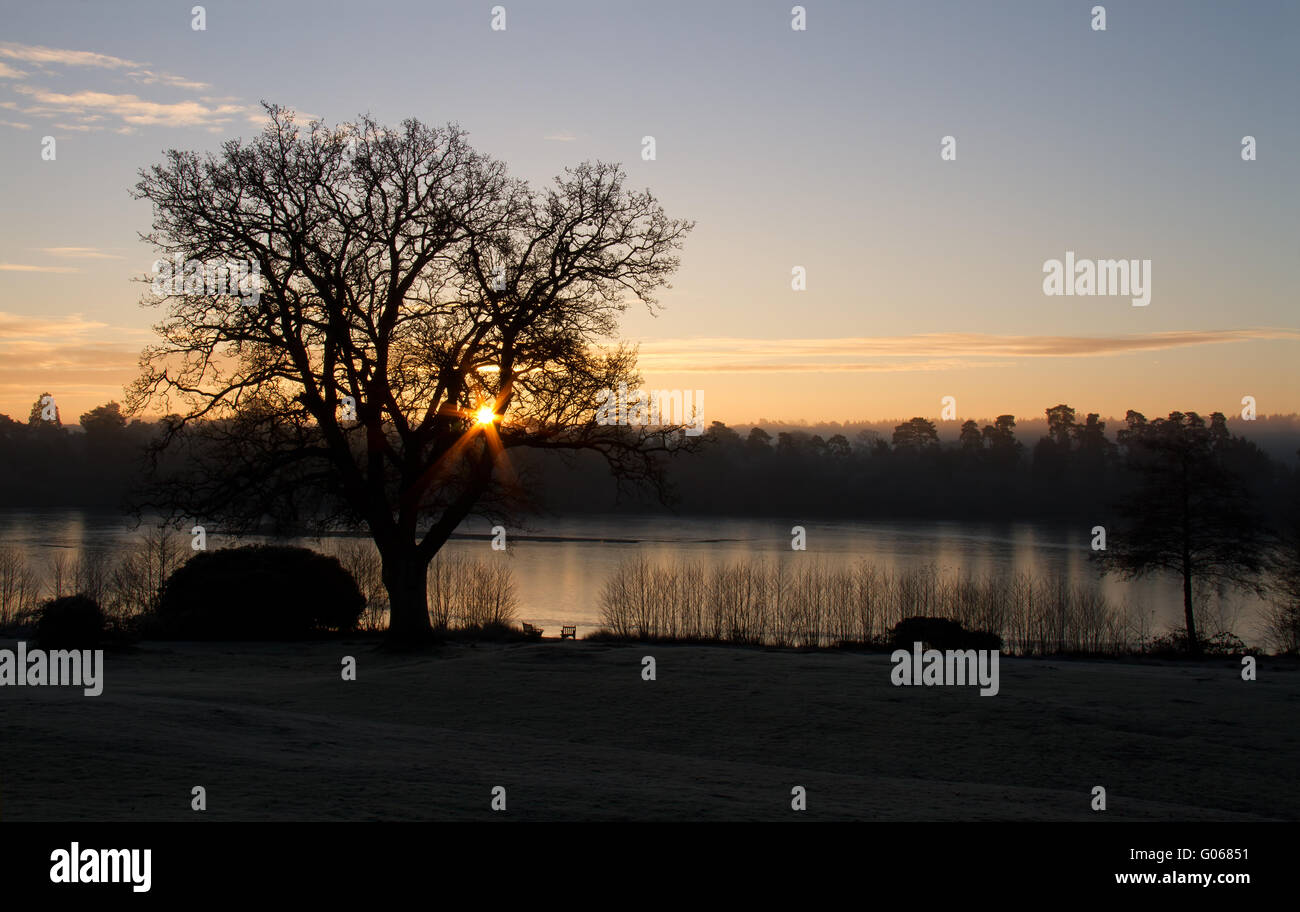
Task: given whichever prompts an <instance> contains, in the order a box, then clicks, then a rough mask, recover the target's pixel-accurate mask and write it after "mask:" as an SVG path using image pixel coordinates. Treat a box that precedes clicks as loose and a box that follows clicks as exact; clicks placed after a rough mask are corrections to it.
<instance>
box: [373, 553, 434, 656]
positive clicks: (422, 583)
mask: <svg viewBox="0 0 1300 912" xmlns="http://www.w3.org/2000/svg"><path fill="white" fill-rule="evenodd" d="M380 555H381V557H382V559H383V579H384V588H385V589H387V590H388V607H389V614H388V642H389V644H390V645H394V646H418V645H420V644H422V643H426V642H428V641H429V640H431V639H432V638H433V627H432V626H431V625H430V624H429V578H428V571H429V567H428V563H427V562H425V561H422V560H421V559H420V558H419V556H418V555H417V554H416V553H415V548H414V547H407V548H402V547H394V548H389V549H383V550H381V551H380Z"/></svg>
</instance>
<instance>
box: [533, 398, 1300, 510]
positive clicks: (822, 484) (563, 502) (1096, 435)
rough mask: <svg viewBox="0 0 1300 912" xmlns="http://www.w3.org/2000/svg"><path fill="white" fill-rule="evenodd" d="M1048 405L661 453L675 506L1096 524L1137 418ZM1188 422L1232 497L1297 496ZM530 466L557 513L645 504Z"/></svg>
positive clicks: (1290, 484) (762, 436)
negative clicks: (1025, 420)
mask: <svg viewBox="0 0 1300 912" xmlns="http://www.w3.org/2000/svg"><path fill="white" fill-rule="evenodd" d="M1046 412H1047V422H1046V433H1044V434H1041V435H1040V436H1038V437H1037V438H1036V439H1030V440H1022V439H1020V436H1019V435H1018V433H1017V427H1016V419H1015V417H1014V416H1012V415H1002V416H999V417H998V418H997V419H995V420H994V421H993V422H992V423H991V424H986V425H984V426H981V425H979V424H978V423H976V422H974V421H966V422H964V423H963V424H961V426H960V430H959V432H958V435H957V437H956V439H949V440H947V441H944V440H942V439H941V438H940V435H939V432H938V428H937V427H936V424H935V423H934V422H932V421H929V420H928V419H925V418H913V419H911V420H910V421H906V422H903V423H901V424H899V425H897V426H896V427H895V428H894V429H893V431H892V433H891V434H889V435H888V436H885V435H883V434H880V433H878V432H876V431H873V430H862V431H859V432H858V433H856V434H854V435H853V436H851V437H850V436H847V435H845V434H842V433H835V434H829V435H827V434H823V433H818V432H816V431H813V430H787V431H780V432H777V433H769V432H768V431H767V430H765V429H763V428H761V427H750V428H730V427H727V426H726V425H724V424H721V423H719V422H714V423H713V425H712V427H710V428H709V429H708V430H707V431H706V432H705V434H704V435H703V438H704V446H703V448H702V451H701V452H700V453H697V454H691V455H685V456H682V457H680V458H677V459H673V460H671V461H670V463H669V471H668V477H669V481H670V483H671V484H672V486H673V489H674V492H675V495H676V503H675V505H674V508H675V509H676V510H677V511H678V512H681V513H686V514H701V513H703V514H723V515H740V516H744V515H756V516H757V515H766V516H772V515H777V516H784V517H790V518H792V519H794V518H800V517H811V516H823V517H845V518H850V517H851V518H855V519H870V518H874V517H879V518H907V517H917V518H933V519H937V518H952V519H982V520H999V519H1008V520H1010V519H1044V520H1052V519H1060V520H1076V519H1080V518H1082V519H1087V520H1089V521H1096V522H1104V521H1105V520H1106V518H1107V511H1108V509H1109V507H1110V506H1111V505H1113V504H1115V503H1117V502H1120V501H1121V500H1123V499H1125V498H1126V497H1127V496H1129V494H1130V493H1131V492H1132V490H1133V485H1134V484H1135V483H1136V480H1135V479H1134V478H1133V477H1132V476H1131V473H1130V472H1128V471H1127V467H1126V460H1125V453H1124V445H1123V443H1122V441H1123V439H1124V438H1125V436H1126V434H1128V435H1131V434H1133V433H1135V432H1136V431H1137V429H1139V428H1141V427H1144V426H1145V425H1146V424H1147V423H1148V422H1147V418H1146V417H1145V416H1143V415H1142V414H1140V413H1138V412H1135V411H1130V412H1128V414H1127V415H1126V418H1125V422H1124V423H1123V425H1121V426H1120V427H1118V428H1114V429H1112V428H1108V427H1107V426H1106V422H1104V421H1101V420H1100V419H1099V418H1098V416H1097V415H1095V414H1090V415H1086V416H1083V417H1082V418H1080V417H1079V416H1078V415H1077V414H1076V412H1075V410H1074V409H1072V408H1070V407H1069V406H1067V405H1057V406H1054V407H1052V408H1050V409H1047V410H1046ZM1188 414H1190V413H1188ZM1160 417H1164V416H1160ZM1200 420H1202V421H1204V423H1205V425H1206V426H1207V428H1208V429H1209V433H1210V434H1211V435H1212V437H1213V438H1214V439H1215V440H1216V441H1217V443H1216V446H1215V452H1216V458H1217V459H1221V460H1222V461H1223V463H1224V464H1225V468H1227V469H1228V470H1229V471H1230V472H1231V474H1232V475H1233V476H1234V477H1235V478H1236V480H1237V481H1238V482H1239V486H1240V496H1241V497H1243V498H1245V499H1247V500H1249V501H1250V502H1251V503H1250V509H1251V510H1252V511H1259V512H1261V513H1262V514H1267V515H1269V516H1271V517H1280V515H1281V514H1282V513H1284V512H1286V511H1290V510H1292V509H1293V507H1294V505H1295V504H1296V503H1297V500H1298V499H1300V498H1298V497H1297V494H1298V492H1300V469H1297V467H1296V463H1295V460H1291V461H1290V463H1289V464H1288V463H1286V462H1282V461H1280V460H1278V459H1275V458H1273V457H1272V456H1270V455H1269V454H1267V453H1265V452H1264V451H1263V450H1262V449H1261V448H1260V447H1258V446H1257V445H1256V444H1255V443H1253V442H1252V441H1251V440H1248V439H1246V438H1244V437H1241V436H1239V435H1234V434H1232V433H1230V432H1229V431H1228V428H1227V420H1226V418H1225V417H1224V416H1223V415H1222V414H1219V413H1214V414H1212V415H1210V416H1207V417H1204V418H1202V419H1200ZM536 468H537V469H538V470H539V471H540V473H541V475H542V476H544V481H543V483H542V484H540V485H539V486H538V487H539V489H540V490H542V491H543V492H544V493H545V497H546V503H547V506H548V507H549V508H550V509H552V510H555V511H556V512H561V513H564V512H573V511H593V512H608V511H617V510H618V509H619V508H620V505H623V507H624V508H626V507H627V506H635V507H638V508H646V509H651V508H653V507H654V501H653V499H652V498H650V497H647V496H645V495H644V494H640V495H639V494H637V493H635V492H632V493H630V494H629V493H627V492H624V493H623V494H622V495H620V494H619V492H617V491H616V490H615V489H614V487H613V484H612V483H611V482H609V481H607V480H606V478H605V477H604V476H603V475H602V474H601V472H600V463H599V458H598V457H595V456H584V457H583V458H582V459H580V460H578V461H576V462H575V464H574V465H573V466H572V467H568V468H565V469H560V468H557V467H555V466H550V465H543V466H537V467H536Z"/></svg>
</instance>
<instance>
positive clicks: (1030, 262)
mask: <svg viewBox="0 0 1300 912" xmlns="http://www.w3.org/2000/svg"><path fill="white" fill-rule="evenodd" d="M192 5H193V4H192V3H189V2H186V3H151V2H123V3H115V4H91V3H71V2H48V3H43V4H39V5H37V4H26V3H21V4H20V3H10V2H6V3H4V4H3V6H4V17H3V18H4V22H5V28H4V31H3V34H2V35H0V168H2V169H3V174H4V175H5V179H4V184H3V196H2V198H3V207H4V210H5V213H6V217H5V219H4V220H3V224H2V225H0V411H4V412H8V413H10V414H13V413H15V412H20V411H21V412H23V413H25V411H26V407H27V405H28V404H29V403H30V402H31V400H33V399H34V398H35V396H36V394H37V393H39V392H41V391H44V390H45V389H47V388H48V389H49V390H50V391H52V392H55V393H56V396H59V397H60V398H61V399H64V400H66V402H67V403H69V404H68V405H67V406H65V407H64V414H65V415H68V414H75V413H76V412H77V411H78V410H81V409H84V408H85V407H88V406H89V405H93V404H95V403H97V402H101V401H104V400H106V399H108V398H112V397H113V396H115V395H120V387H121V384H122V383H123V382H124V381H125V380H126V379H128V378H129V376H130V375H131V364H132V363H133V359H134V352H137V351H138V350H139V348H140V346H141V345H142V344H144V343H145V342H147V341H148V338H149V332H148V327H149V325H150V323H151V322H152V320H153V315H152V314H151V313H150V312H149V311H145V310H142V309H141V308H139V306H138V300H139V298H140V292H141V291H142V288H141V286H139V285H138V284H134V283H132V282H131V281H130V277H131V276H133V275H139V274H141V273H143V272H144V271H146V270H147V269H148V268H149V264H150V263H152V261H153V259H154V257H153V255H152V252H151V251H150V250H149V249H148V248H147V247H146V246H145V245H143V244H141V243H140V242H139V241H138V240H137V239H136V235H137V232H139V231H143V230H146V229H147V227H148V221H149V211H148V208H147V206H145V205H144V204H142V203H138V202H134V201H132V200H131V199H130V198H129V195H128V190H129V188H130V187H131V186H132V184H133V183H134V181H135V172H136V170H137V169H138V168H140V167H142V166H145V165H148V164H150V163H152V162H154V161H157V160H158V159H159V158H160V153H161V151H162V150H163V149H166V148H169V147H179V148H195V149H205V148H213V147H215V146H216V144H217V143H219V142H220V141H222V140H223V139H225V138H228V137H231V136H237V135H245V136H248V135H251V134H252V133H253V132H255V131H256V130H257V127H256V126H255V122H256V119H257V103H258V101H259V100H260V99H266V100H268V101H275V102H278V103H281V104H284V105H287V106H289V107H293V108H295V109H297V110H299V111H301V112H304V113H306V114H309V115H314V116H320V117H324V118H325V119H326V120H328V121H330V122H338V121H342V120H346V119H349V118H351V117H353V116H355V115H356V114H357V113H359V112H363V111H366V112H369V113H371V114H373V115H374V116H375V117H376V118H377V119H379V120H381V121H387V122H396V121H399V120H401V119H403V118H405V117H411V116H414V117H417V118H419V119H421V120H425V121H428V122H439V123H441V122H447V121H456V122H458V123H459V124H461V125H462V126H463V127H465V128H466V129H468V130H469V131H470V134H471V141H472V142H473V143H474V144H475V145H476V146H477V147H479V148H480V149H482V150H483V151H485V152H488V153H490V154H492V155H494V156H496V157H498V158H501V159H503V160H504V161H506V162H507V163H508V164H509V166H510V167H511V170H512V171H513V173H515V174H516V175H518V176H521V177H525V178H527V179H529V180H531V181H535V182H539V183H540V182H544V181H546V180H548V179H549V178H550V176H552V175H553V174H555V173H557V172H558V171H559V170H560V169H562V168H563V167H564V166H565V165H566V164H573V163H576V162H579V161H582V160H585V159H606V160H614V161H621V162H623V163H624V164H625V166H626V168H627V170H628V172H629V175H630V177H631V183H632V184H633V185H634V186H638V187H640V186H648V187H650V188H651V189H652V190H653V191H654V192H655V193H656V195H657V196H658V197H659V199H660V200H661V202H662V203H663V204H664V206H665V208H666V209H667V210H668V212H669V214H670V215H672V216H676V217H684V218H690V219H693V220H695V221H696V222H697V228H696V230H695V232H694V233H693V234H692V236H691V237H690V239H689V240H688V242H687V245H686V248H685V250H684V251H683V256H682V269H681V271H680V272H679V274H678V276H677V278H676V280H675V281H674V288H673V289H672V290H670V291H667V292H665V293H664V295H663V296H662V297H663V303H664V304H665V310H664V312H663V313H662V314H661V315H660V316H658V317H653V318H652V317H650V316H648V315H646V314H645V313H644V312H641V311H638V310H635V309H633V310H630V311H629V313H628V315H627V318H626V320H625V321H624V325H623V331H624V336H625V337H626V338H629V339H631V340H634V341H640V342H642V343H643V346H644V347H643V351H644V353H645V359H644V363H645V366H646V372H647V380H648V381H649V382H650V383H652V384H653V385H655V386H668V387H682V388H691V389H695V388H703V389H705V390H706V392H707V401H706V412H707V413H708V414H709V417H715V418H721V419H724V420H728V421H731V422H735V423H740V422H743V421H749V420H754V419H757V418H759V417H769V418H809V419H825V418H836V419H855V418H888V417H909V416H911V415H913V414H926V415H931V414H933V415H937V412H938V409H939V400H940V397H941V396H943V395H953V396H956V397H957V401H958V411H959V413H961V415H962V416H963V417H988V416H992V415H995V414H998V413H1000V412H1006V411H1011V412H1015V413H1017V414H1022V415H1029V414H1040V413H1041V410H1042V409H1043V408H1044V407H1046V406H1048V405H1053V404H1055V403H1056V402H1057V401H1066V402H1069V403H1070V404H1072V405H1075V406H1076V407H1078V408H1079V409H1080V410H1083V411H1099V412H1101V413H1102V414H1103V415H1107V414H1112V415H1114V414H1119V415H1122V412H1123V409H1125V408H1129V407H1134V408H1138V409H1140V410H1143V411H1146V412H1147V413H1148V414H1160V413H1163V412H1167V411H1169V410H1171V409H1173V408H1184V409H1189V408H1195V409H1198V410H1201V411H1206V412H1208V411H1211V410H1214V409H1220V410H1223V411H1227V412H1233V411H1236V410H1237V409H1239V408H1240V406H1239V405H1238V403H1239V401H1240V398H1241V397H1242V396H1243V395H1254V396H1256V398H1257V399H1258V401H1259V407H1260V410H1261V411H1262V412H1264V413H1278V412H1295V411H1300V393H1298V392H1297V386H1298V385H1297V383H1296V381H1297V379H1298V378H1300V377H1298V375H1300V371H1298V370H1297V368H1296V363H1297V356H1298V355H1300V328H1298V327H1300V321H1297V319H1296V311H1297V293H1296V283H1295V280H1294V275H1293V273H1294V270H1295V268H1296V263H1297V262H1298V261H1300V258H1298V257H1297V255H1296V238H1297V236H1300V235H1298V232H1297V227H1298V226H1297V218H1298V216H1297V207H1296V202H1297V197H1298V196H1300V189H1297V188H1300V182H1298V181H1297V180H1296V177H1295V175H1296V173H1297V164H1298V158H1300V141H1298V140H1300V116H1298V115H1300V63H1297V59H1300V54H1297V53H1296V48H1297V46H1300V4H1296V3H1282V2H1252V3H1244V4H1243V3H1228V2H1223V3H1191V2H1187V3H1172V2H1170V3H1161V2H1141V3H1105V4H1102V5H1104V6H1105V7H1106V16H1107V29H1106V31H1104V32H1097V31H1094V30H1092V29H1091V27H1090V24H1089V23H1090V17H1091V14H1090V10H1091V8H1092V7H1093V6H1094V5H1096V4H1095V3H1091V2H1085V3H1077V2H1022V3H1004V2H991V3H977V2H971V0H966V2H955V3H939V2H931V0H912V2H901V3H875V2H871V3H868V2H857V3H832V2H816V0H814V2H810V3H804V4H803V6H804V7H805V8H806V10H807V22H808V28H807V30H806V31H803V32H796V31H793V30H792V29H791V28H790V19H791V16H790V8H791V6H792V5H793V4H791V3H789V2H780V3H759V2H749V3H741V2H734V3H726V2H707V0H705V2H696V3H689V2H683V3H677V2H670V0H659V2H635V3H630V2H629V3H622V2H614V0H606V2H591V3H587V2H567V0H553V2H515V0H502V2H501V4H500V5H502V6H504V7H505V9H506V15H507V27H506V29H505V31H503V32H499V31H493V30H492V29H491V28H490V21H491V17H492V14H491V8H492V7H493V6H494V5H497V4H495V3H493V2H474V3H459V2H448V3H437V4H431V3H414V2H410V3H408V2H382V0H374V2H370V3H366V4H354V3H328V2H315V3H298V2H276V3H242V2H230V0H222V2H209V3H206V4H204V7H205V10H206V26H207V28H206V30H204V31H193V30H192V29H191V15H190V7H191V6H192ZM88 55H101V56H100V57H92V56H88ZM46 135H52V136H54V137H55V138H56V141H57V159H56V160H55V161H43V160H42V158H41V154H40V153H41V140H42V137H44V136H46ZM644 135H653V136H654V137H655V139H656V145H657V158H656V160H655V161H650V162H647V161H642V160H641V158H640V154H639V153H640V148H641V138H642V136H644ZM945 135H951V136H954V137H956V140H957V160H956V161H952V162H943V161H941V160H940V157H939V142H940V138H941V137H943V136H945ZM1245 135H1253V136H1255V137H1256V140H1257V143H1258V160H1256V161H1253V162H1243V161H1242V159H1241V155H1240V149H1241V138H1242V137H1243V136H1245ZM1066 250H1073V251H1076V253H1077V254H1078V256H1080V257H1095V258H1109V257H1124V258H1137V259H1150V260H1151V261H1152V273H1153V279H1152V284H1153V294H1152V302H1151V304H1150V305H1149V306H1148V307H1145V308H1135V307H1132V306H1131V305H1130V303H1129V301H1128V299H1127V298H1117V297H1091V298H1090V297H1069V298H1059V297H1056V298H1054V297H1047V296H1045V295H1044V294H1043V292H1042V287H1041V282H1042V264H1043V262H1044V261H1045V260H1047V259H1050V258H1060V257H1062V256H1063V255H1064V252H1065V251H1066ZM794 265H802V266H804V267H805V268H806V269H807V271H808V290H807V291H804V292H794V291H792V290H791V288H790V270H791V268H792V266H794ZM1062 339H1065V340H1071V341H1069V342H1068V343H1063V342H1062ZM1063 352H1068V353H1066V354H1063ZM38 387H39V389H38ZM1048 400H1050V401H1048Z"/></svg>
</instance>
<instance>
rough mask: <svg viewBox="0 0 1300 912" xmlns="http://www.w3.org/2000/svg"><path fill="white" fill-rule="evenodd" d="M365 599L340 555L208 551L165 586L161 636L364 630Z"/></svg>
mask: <svg viewBox="0 0 1300 912" xmlns="http://www.w3.org/2000/svg"><path fill="white" fill-rule="evenodd" d="M364 607H365V598H364V597H363V596H362V594H361V590H360V589H359V588H358V587H357V583H356V580H354V579H353V578H352V575H351V574H349V573H348V572H347V571H346V570H345V569H343V566H342V565H341V564H340V563H339V562H338V560H336V559H335V558H333V557H329V556H327V555H324V554H317V553H316V552H315V551H311V550H308V549H307V548H295V547H289V546H285V545H250V546H246V547H242V548H224V549H222V550H220V551H204V552H201V553H199V554H197V555H195V556H194V557H192V558H191V559H190V560H189V561H188V562H187V563H186V564H185V565H184V566H182V567H180V568H179V569H178V570H176V572H175V573H173V574H172V575H171V576H170V577H169V578H168V579H167V582H166V584H165V585H164V586H163V594H162V599H161V600H160V602H159V605H158V623H157V624H156V625H154V626H153V627H152V628H151V632H152V633H153V635H155V636H162V637H168V638H178V639H203V640H261V639H269V640H284V639H297V638H301V637H305V636H309V635H311V634H312V633H319V632H325V631H348V630H352V629H354V628H355V627H356V625H357V619H358V618H359V617H360V615H361V611H362V609H363V608H364Z"/></svg>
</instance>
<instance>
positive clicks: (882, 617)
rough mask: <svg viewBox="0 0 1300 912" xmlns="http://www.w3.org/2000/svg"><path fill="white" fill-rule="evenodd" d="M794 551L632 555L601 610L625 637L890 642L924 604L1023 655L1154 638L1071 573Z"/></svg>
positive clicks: (1101, 648)
mask: <svg viewBox="0 0 1300 912" xmlns="http://www.w3.org/2000/svg"><path fill="white" fill-rule="evenodd" d="M793 563H794V562H793V561H789V560H784V561H783V560H750V561H740V562H734V563H723V564H717V565H710V566H707V567H706V566H704V565H701V564H699V563H681V564H659V563H653V562H651V561H650V560H649V559H647V558H634V559H631V560H629V561H627V562H625V563H623V564H622V565H620V566H619V567H618V568H617V570H615V572H614V573H613V574H612V575H611V576H610V578H609V579H608V580H607V581H606V583H605V586H604V589H603V591H602V593H601V603H600V612H601V621H602V623H603V624H604V625H605V627H606V628H607V629H608V630H609V631H610V632H611V633H613V634H614V635H615V636H617V637H624V638H644V639H685V640H713V641H718V642H728V643H746V644H761V645H769V646H796V647H826V646H835V645H864V646H876V647H883V646H884V645H885V644H886V643H887V642H888V639H889V631H890V629H891V628H892V627H893V626H894V625H895V624H897V623H898V622H899V621H900V620H902V619H903V618H906V617H913V616H917V615H924V616H929V617H944V618H949V619H951V620H954V621H958V622H959V623H961V624H962V626H964V627H966V628H967V629H969V630H984V631H989V632H991V633H996V634H998V635H999V636H1001V637H1002V640H1003V651H1004V652H1014V653H1017V654H1021V655H1045V654H1053V653H1095V654H1111V653H1119V652H1128V651H1132V650H1133V649H1135V648H1141V644H1142V643H1143V642H1146V641H1148V640H1149V639H1150V637H1149V631H1148V630H1145V629H1144V628H1143V627H1142V623H1143V621H1142V618H1143V617H1144V615H1143V614H1142V612H1140V611H1136V612H1135V611H1133V610H1131V609H1130V607H1129V606H1128V605H1127V604H1122V605H1115V604H1111V603H1110V602H1108V601H1107V599H1106V598H1105V597H1104V596H1103V595H1102V593H1101V592H1100V591H1099V590H1098V589H1097V588H1096V587H1093V586H1086V585H1079V584H1072V583H1070V582H1069V581H1068V580H1066V579H1065V578H1064V577H1063V576H1050V577H1034V576H1032V575H1030V574H1028V573H1016V574H1012V575H1009V576H978V577H977V576H973V575H970V574H959V573H944V572H941V571H940V570H939V569H938V568H936V567H933V566H927V567H917V568H911V569H907V570H901V571H890V570H886V569H882V568H880V567H879V566H877V565H874V564H872V563H870V562H868V561H863V562H860V563H858V564H856V565H828V564H822V563H809V562H803V561H800V562H799V563H798V565H797V566H792V564H793Z"/></svg>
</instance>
